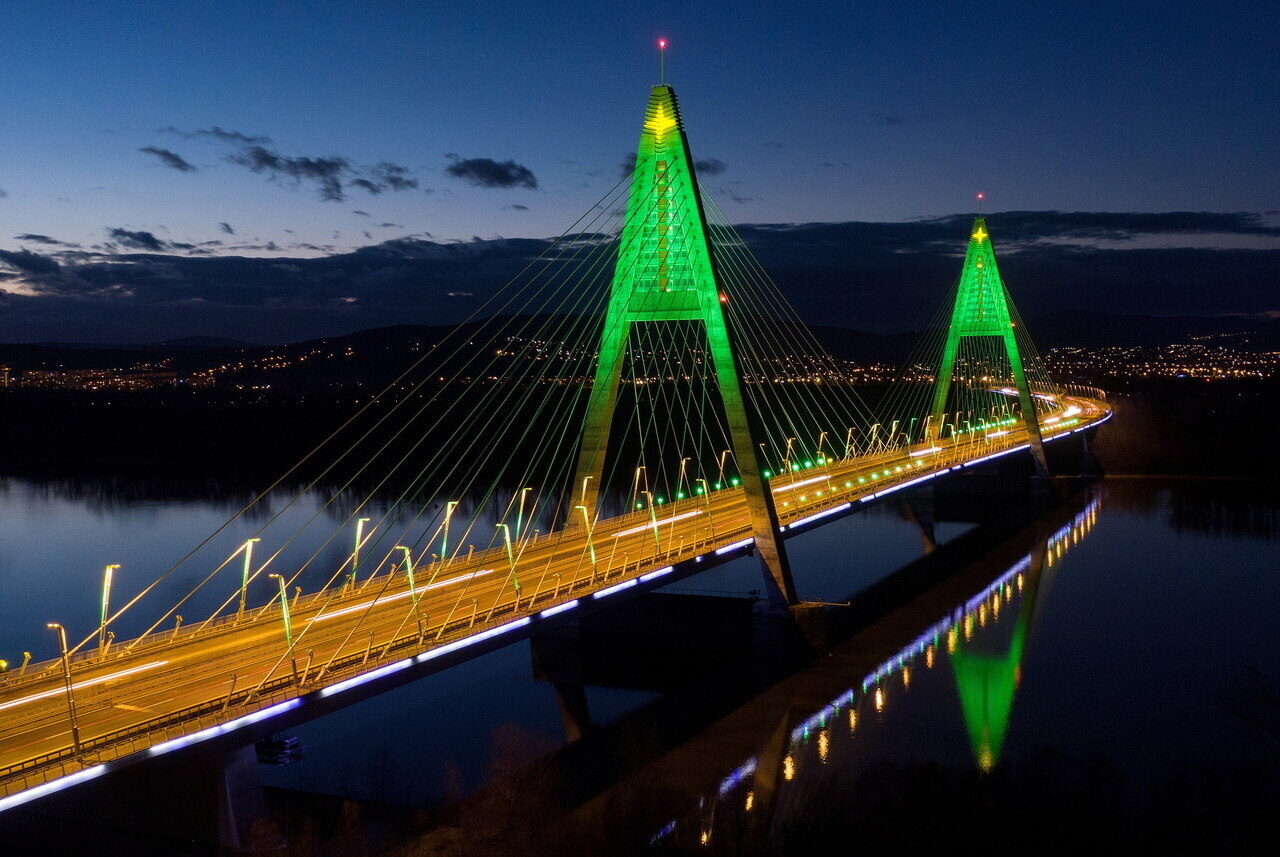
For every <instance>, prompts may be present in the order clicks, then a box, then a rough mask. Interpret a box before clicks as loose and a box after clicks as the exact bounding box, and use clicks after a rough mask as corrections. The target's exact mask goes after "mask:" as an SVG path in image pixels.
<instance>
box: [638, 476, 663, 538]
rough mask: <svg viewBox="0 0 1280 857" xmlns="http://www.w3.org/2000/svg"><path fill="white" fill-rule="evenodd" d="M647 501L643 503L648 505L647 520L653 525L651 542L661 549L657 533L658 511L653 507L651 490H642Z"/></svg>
mask: <svg viewBox="0 0 1280 857" xmlns="http://www.w3.org/2000/svg"><path fill="white" fill-rule="evenodd" d="M641 493H642V494H644V496H645V498H646V499H647V502H646V504H645V505H647V506H648V507H649V521H650V522H651V523H652V525H653V542H654V544H655V545H657V546H658V550H659V551H661V550H662V538H661V537H660V536H659V535H658V513H657V510H655V509H654V508H653V493H652V492H651V491H642V492H641Z"/></svg>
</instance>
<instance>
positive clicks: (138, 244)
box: [107, 226, 171, 253]
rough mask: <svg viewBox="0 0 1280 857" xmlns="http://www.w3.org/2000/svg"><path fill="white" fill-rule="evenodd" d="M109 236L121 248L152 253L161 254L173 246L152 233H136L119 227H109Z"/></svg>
mask: <svg viewBox="0 0 1280 857" xmlns="http://www.w3.org/2000/svg"><path fill="white" fill-rule="evenodd" d="M107 235H109V236H110V237H111V240H112V241H115V242H117V243H119V244H120V246H121V247H128V248H130V249H133V250H149V251H151V252H152V253H159V252H162V251H164V250H168V249H169V247H170V246H171V245H170V244H169V242H168V241H163V240H161V239H159V238H157V237H156V236H155V235H154V234H153V233H151V232H135V231H133V230H131V229H124V228H122V227H119V226H110V227H107Z"/></svg>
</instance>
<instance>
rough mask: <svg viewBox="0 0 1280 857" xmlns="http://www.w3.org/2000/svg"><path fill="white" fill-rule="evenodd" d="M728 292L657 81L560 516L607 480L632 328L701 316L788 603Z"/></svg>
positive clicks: (595, 503)
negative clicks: (611, 435) (727, 306)
mask: <svg viewBox="0 0 1280 857" xmlns="http://www.w3.org/2000/svg"><path fill="white" fill-rule="evenodd" d="M727 301H728V296H727V295H726V294H724V291H723V290H722V288H721V281H720V270H719V268H718V266H717V262H716V253H715V248H714V247H713V245H712V243H711V240H710V237H709V234H708V229H707V220H706V213H705V211H704V210H703V205H702V197H701V195H700V194H699V192H698V179H697V175H696V172H695V168H694V160H693V156H692V154H691V153H690V150H689V141H688V139H687V137H686V136H685V132H684V126H683V124H682V122H681V119H680V108H679V106H678V105H677V103H676V96H675V92H674V90H672V88H671V87H669V86H665V85H663V86H655V87H654V88H653V91H652V93H651V94H650V97H649V109H648V112H647V114H646V119H645V124H644V131H643V132H642V133H641V135H640V145H639V147H638V149H637V153H636V168H635V173H634V174H633V176H632V179H631V191H630V197H629V200H628V204H627V216H626V220H625V222H624V223H623V227H622V236H621V239H620V241H619V247H618V261H617V264H616V266H615V268H614V273H613V282H612V285H611V286H610V294H609V305H608V308H607V309H606V311H605V318H604V329H603V330H602V332H601V338H600V356H599V359H598V362H597V366H596V373H595V378H594V381H593V384H592V387H591V395H590V398H589V399H588V401H587V415H586V424H585V426H584V429H583V435H582V444H581V446H580V447H579V450H578V463H577V468H576V471H575V476H574V481H573V484H572V486H571V490H572V497H573V498H574V499H573V500H570V501H569V509H568V510H567V513H568V514H567V516H566V520H567V522H569V524H573V523H576V522H575V521H574V520H573V514H572V513H573V510H574V507H575V506H576V505H578V503H575V502H574V500H578V499H579V498H580V505H582V506H584V507H585V508H586V509H587V510H588V512H589V513H590V514H591V515H592V516H593V517H594V516H595V515H596V514H598V513H599V497H600V493H601V491H603V490H605V488H606V486H604V485H603V484H602V481H603V479H604V475H605V468H604V465H605V458H606V455H607V453H608V448H609V433H610V429H611V428H612V424H613V416H614V409H615V407H616V405H617V401H618V388H619V384H620V382H621V380H622V374H623V366H624V363H626V362H627V355H628V340H629V338H630V335H631V330H632V328H633V327H636V326H639V325H654V324H668V325H669V324H672V323H689V322H693V323H695V324H701V326H702V328H703V330H705V332H706V337H707V353H708V354H709V355H710V358H711V364H712V368H713V370H714V373H715V378H716V381H717V382H718V384H719V394H720V400H721V403H722V404H723V406H724V413H725V419H726V423H727V426H728V430H729V436H730V438H731V440H732V444H733V453H734V461H735V462H736V463H737V466H738V475H739V479H740V481H741V483H742V489H743V492H744V494H745V496H746V501H747V510H748V512H749V514H750V518H751V529H752V533H753V535H754V536H755V542H756V551H757V553H758V554H759V556H760V560H761V562H763V563H764V568H765V571H766V575H765V579H766V584H767V586H768V587H769V590H770V594H771V597H772V598H773V599H774V600H777V601H780V602H782V603H786V604H794V603H795V602H796V591H795V584H794V583H793V582H792V578H791V567H790V565H789V564H788V562H787V553H786V550H785V549H784V547H783V544H782V539H781V538H779V535H778V513H777V510H776V509H775V508H774V503H773V493H772V492H771V491H770V489H769V486H768V483H767V481H766V480H765V478H764V475H763V473H762V471H761V468H760V461H759V458H758V457H757V449H758V447H757V444H758V443H759V442H760V441H761V440H763V439H764V437H763V433H762V432H760V431H759V430H758V428H757V427H756V426H755V425H754V423H755V422H756V420H755V419H754V417H755V414H754V411H752V410H751V409H749V408H748V407H747V403H746V401H745V399H744V396H743V390H742V369H741V366H740V365H739V360H738V352H737V349H736V348H735V347H734V342H733V337H732V333H731V331H730V327H729V319H728V315H727V313H726V310H725V304H726V303H727Z"/></svg>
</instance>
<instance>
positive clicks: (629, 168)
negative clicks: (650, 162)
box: [618, 152, 636, 179]
mask: <svg viewBox="0 0 1280 857" xmlns="http://www.w3.org/2000/svg"><path fill="white" fill-rule="evenodd" d="M635 171H636V153H635V152H627V153H626V154H625V155H623V156H622V162H621V163H620V164H618V172H619V173H620V174H621V175H622V178H624V179H625V178H626V177H627V176H629V175H631V174H632V173H634V172H635Z"/></svg>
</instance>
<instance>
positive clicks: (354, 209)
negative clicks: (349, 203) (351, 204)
mask: <svg viewBox="0 0 1280 857" xmlns="http://www.w3.org/2000/svg"><path fill="white" fill-rule="evenodd" d="M351 213H352V214H358V215H360V216H361V217H372V216H373V215H371V214H369V212H367V211H361V210H360V209H358V208H353V209H351Z"/></svg>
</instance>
